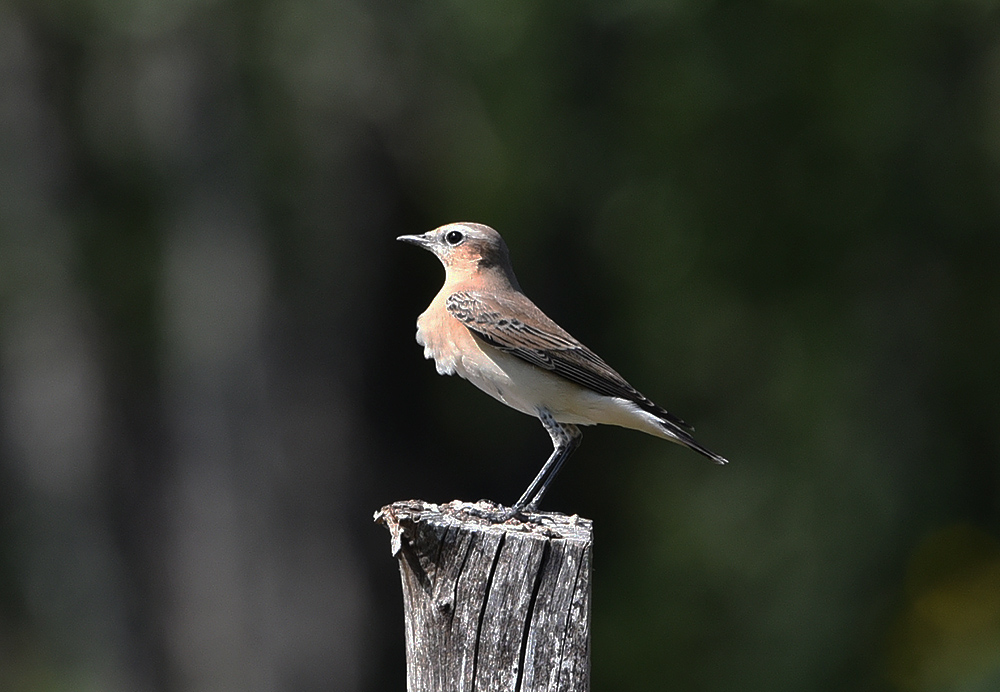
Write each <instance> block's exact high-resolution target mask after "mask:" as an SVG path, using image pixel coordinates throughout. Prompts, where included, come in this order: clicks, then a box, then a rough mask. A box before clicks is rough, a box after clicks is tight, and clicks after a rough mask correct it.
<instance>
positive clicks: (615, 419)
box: [397, 223, 726, 518]
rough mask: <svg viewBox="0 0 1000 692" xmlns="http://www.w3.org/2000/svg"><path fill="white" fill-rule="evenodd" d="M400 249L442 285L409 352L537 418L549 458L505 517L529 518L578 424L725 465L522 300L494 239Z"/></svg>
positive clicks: (491, 235)
mask: <svg viewBox="0 0 1000 692" xmlns="http://www.w3.org/2000/svg"><path fill="white" fill-rule="evenodd" d="M397 240H401V241H403V242H406V243H410V244H412V245H417V246H419V247H422V248H424V249H425V250H429V251H430V252H433V253H434V255H435V256H436V257H437V258H438V259H439V260H441V263H442V264H443V265H444V269H445V279H444V286H442V287H441V290H440V291H438V294H437V295H436V296H435V297H434V300H432V301H431V304H430V306H429V307H428V308H427V309H426V310H424V312H423V314H421V315H420V317H419V318H417V343H419V344H420V345H421V346H423V347H424V357H425V358H428V359H433V360H434V364H435V365H436V366H437V371H438V373H440V374H442V375H459V376H461V377H464V378H465V379H467V380H468V381H469V382H471V383H472V384H474V385H476V386H477V387H479V388H480V389H481V390H483V391H484V392H486V393H487V394H489V395H490V396H492V397H494V398H496V399H499V400H500V401H502V402H503V403H505V404H507V405H508V406H510V407H512V408H515V409H517V410H518V411H521V412H523V413H527V414H528V415H529V416H537V417H538V419H539V420H541V421H542V425H543V426H545V430H546V431H547V432H548V433H549V435H550V436H551V437H552V445H553V450H552V454H551V456H549V458H548V460H547V461H546V462H545V464H544V465H543V466H542V469H541V471H540V472H539V473H538V475H537V476H536V477H535V479H534V480H533V481H532V482H531V485H529V486H528V489H527V490H525V491H524V494H523V495H521V498H520V499H519V500H518V501H517V502H516V503H514V506H513V507H512V508H511V511H510V512H509V513H507V514H506V515H504V518H509V517H511V516H514V515H515V514H519V513H521V512H523V511H534V510H536V509H537V508H538V503H539V502H540V501H541V499H542V496H543V495H544V494H545V491H546V490H547V489H548V487H549V484H550V483H551V482H552V479H553V478H554V477H555V475H556V474H557V473H558V472H559V468H560V467H561V466H562V464H563V462H564V461H566V458H567V457H569V455H570V454H571V453H572V452H573V451H574V450H575V449H576V448H577V447H578V446H579V445H580V440H581V438H582V436H583V433H581V432H580V428H578V427H577V426H578V425H594V424H597V423H603V424H606V425H619V426H621V427H624V428H632V429H633V430H641V431H642V432H645V433H649V434H650V435H655V436H657V437H662V438H663V439H666V440H670V441H671V442H676V443H678V444H682V445H684V446H685V447H690V448H691V449H693V450H694V451H696V452H698V453H699V454H704V455H705V456H706V457H708V458H709V459H712V460H713V461H715V462H716V463H719V464H725V463H726V459H724V458H723V457H721V456H719V455H718V454H716V453H714V452H711V451H709V450H708V449H707V448H705V447H703V446H702V445H701V444H700V443H699V442H698V441H697V440H695V439H694V438H693V437H692V436H691V433H692V432H693V428H692V427H691V426H690V425H688V424H687V423H685V422H684V421H682V420H681V419H680V418H678V417H677V416H675V415H673V414H672V413H669V412H668V411H666V410H665V409H663V408H661V407H659V406H657V405H656V404H654V403H653V402H652V401H650V400H649V399H647V398H646V397H645V396H643V395H642V394H640V393H639V392H638V391H637V390H636V389H635V387H633V386H632V385H630V384H629V383H628V382H626V381H625V379H624V378H623V377H622V376H621V375H619V374H618V373H617V372H615V371H614V370H612V369H611V367H610V366H609V365H608V364H607V363H605V362H604V361H603V360H601V359H600V358H599V357H598V356H597V355H596V354H595V353H594V352H593V351H591V350H590V349H589V348H587V347H586V346H584V345H583V344H581V343H580V342H579V341H577V340H576V339H574V338H573V337H572V336H570V334H569V333H568V332H567V331H566V330H565V329H563V328H562V327H560V326H559V325H558V324H556V323H555V322H553V321H552V320H551V319H549V317H548V316H546V314H545V313H543V312H542V311H541V310H539V309H538V308H537V307H536V306H535V304H534V303H532V302H531V301H530V300H528V298H527V296H525V295H524V294H523V293H522V292H521V287H520V286H519V285H518V283H517V279H516V278H515V277H514V270H513V268H512V267H511V264H510V254H509V252H508V250H507V245H506V244H505V243H504V241H503V238H501V237H500V234H499V233H497V232H496V231H494V230H493V229H492V228H490V227H489V226H484V225H482V224H478V223H452V224H448V225H446V226H441V227H440V228H436V229H434V230H433V231H429V232H427V233H424V234H423V235H403V236H399V238H397Z"/></svg>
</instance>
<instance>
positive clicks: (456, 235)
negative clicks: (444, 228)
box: [444, 231, 465, 245]
mask: <svg viewBox="0 0 1000 692" xmlns="http://www.w3.org/2000/svg"><path fill="white" fill-rule="evenodd" d="M444 239H445V241H446V242H447V243H448V244H449V245H458V244H459V243H461V242H462V241H463V240H465V234H464V233H462V232H461V231H448V235H446V236H445V237H444Z"/></svg>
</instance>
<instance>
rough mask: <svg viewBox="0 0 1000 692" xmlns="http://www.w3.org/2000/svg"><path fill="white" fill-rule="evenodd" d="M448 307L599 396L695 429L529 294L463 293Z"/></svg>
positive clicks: (499, 345) (482, 334) (503, 345)
mask: <svg viewBox="0 0 1000 692" xmlns="http://www.w3.org/2000/svg"><path fill="white" fill-rule="evenodd" d="M445 307H446V308H447V309H448V312H449V313H450V314H451V315H452V316H453V317H454V318H455V319H457V320H458V321H460V322H461V323H462V324H464V325H465V326H466V327H467V328H468V329H469V330H470V331H472V332H473V333H474V334H475V335H476V336H478V337H479V338H480V339H482V340H483V341H485V342H486V343H488V344H489V345H490V346H493V347H494V348H496V349H499V350H501V351H504V352H505V353H510V354H512V355H515V356H517V357H518V358H521V359H523V360H525V361H527V362H529V363H531V364H532V365H536V366H538V367H540V368H544V369H545V370H549V371H550V372H552V373H554V374H556V375H559V376H560V377H564V378H566V379H567V380H569V381H570V382H574V383H576V384H578V385H580V386H581V387H586V388H587V389H591V390H593V391H595V392H597V393H598V394H603V395H605V396H615V397H620V398H622V399H626V400H628V401H632V402H634V403H635V404H636V405H638V406H640V407H641V408H642V409H644V410H646V411H649V412H650V413H652V414H653V415H655V416H657V417H658V418H661V419H662V420H664V421H665V422H669V423H672V424H673V425H675V426H677V427H679V428H681V430H683V431H687V432H691V431H693V428H692V427H691V426H690V425H688V424H687V423H685V422H684V421H683V420H681V419H680V418H678V417H677V416H675V415H673V414H672V413H669V412H668V411H666V410H664V409H663V408H661V407H660V406H657V405H656V404H654V403H653V402H652V401H650V400H649V399H647V398H646V397H644V396H643V395H642V394H640V393H639V392H638V391H637V390H636V389H635V387H633V386H632V385H630V384H629V383H628V382H626V381H625V378H623V377H622V376H621V375H619V374H618V373H617V372H615V371H614V370H613V369H612V368H611V366H609V365H608V364H607V363H605V362H604V361H603V360H601V358H600V357H599V356H598V355H597V354H595V353H594V352H593V351H591V350H590V349H589V348H587V347H586V346H584V345H583V344H581V343H580V342H579V341H577V340H576V339H574V338H573V337H572V336H571V335H570V334H569V333H568V332H567V331H566V330H565V329H563V328H562V327H560V326H559V325H558V324H556V323H555V322H553V321H552V320H551V319H549V317H548V316H547V315H546V314H545V313H543V312H542V311H541V310H539V309H538V307H536V306H535V304H534V303H532V302H531V301H530V300H528V299H527V298H526V297H525V296H524V295H523V294H521V293H513V294H507V295H504V296H502V297H501V296H496V295H491V294H487V293H480V292H476V291H460V292H458V293H453V294H451V295H450V296H448V299H447V301H446V303H445Z"/></svg>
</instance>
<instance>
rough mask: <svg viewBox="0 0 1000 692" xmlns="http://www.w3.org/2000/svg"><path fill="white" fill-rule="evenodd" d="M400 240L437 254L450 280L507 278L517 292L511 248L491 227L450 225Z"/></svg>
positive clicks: (461, 224)
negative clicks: (469, 277) (473, 277)
mask: <svg viewBox="0 0 1000 692" xmlns="http://www.w3.org/2000/svg"><path fill="white" fill-rule="evenodd" d="M396 240H402V241H403V242H404V243H410V244H411V245H417V246H419V247H422V248H424V249H425V250H429V251H430V252H433V253H434V255H435V256H436V257H437V258H438V259H439V260H441V264H443V265H444V268H445V272H446V273H447V274H448V276H449V278H450V277H453V276H454V277H456V278H457V277H458V276H463V275H473V274H490V275H494V276H497V277H499V276H504V277H505V278H506V279H507V280H508V281H509V282H510V284H511V285H512V286H514V287H515V288H517V279H515V278H514V270H513V268H512V267H511V264H510V253H509V252H508V251H507V244H506V243H505V242H503V238H501V237H500V234H499V233H497V232H496V231H494V230H493V229H492V228H490V227H489V226H484V225H483V224H481V223H465V222H463V223H450V224H447V225H445V226H441V227H439V228H435V229H434V230H433V231H428V232H427V233H424V234H422V235H401V236H399V237H398V238H396Z"/></svg>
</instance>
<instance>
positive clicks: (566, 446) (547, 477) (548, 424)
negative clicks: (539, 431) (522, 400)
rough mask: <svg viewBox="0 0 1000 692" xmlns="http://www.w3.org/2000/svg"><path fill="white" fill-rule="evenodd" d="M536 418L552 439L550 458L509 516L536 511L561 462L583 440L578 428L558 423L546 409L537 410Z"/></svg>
mask: <svg viewBox="0 0 1000 692" xmlns="http://www.w3.org/2000/svg"><path fill="white" fill-rule="evenodd" d="M538 417H539V418H540V419H541V421H542V425H543V426H545V430H546V431H548V433H549V436H550V437H551V438H552V446H553V447H554V449H553V450H552V454H551V456H549V458H548V459H547V460H546V462H545V464H544V465H543V466H542V470H541V471H539V472H538V475H537V476H535V480H533V481H531V485H529V486H528V489H527V490H525V491H524V494H523V495H521V498H520V499H519V500H518V501H517V502H515V503H514V506H513V507H512V508H511V511H510V515H509V516H514V515H515V514H519V513H520V512H523V511H524V510H528V511H529V512H533V511H535V510H536V509H538V503H539V502H541V500H542V496H543V495H544V494H545V491H546V490H548V489H549V484H550V483H552V479H553V478H555V477H556V474H557V473H559V469H560V468H562V465H563V462H564V461H566V459H567V457H569V455H570V454H572V453H573V451H574V450H575V449H576V448H577V447H579V446H580V441H581V440H582V439H583V433H582V432H580V428H578V427H576V426H575V425H571V424H570V423H560V422H558V421H556V419H555V418H553V417H552V414H551V413H549V412H548V410H546V409H539V410H538Z"/></svg>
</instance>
